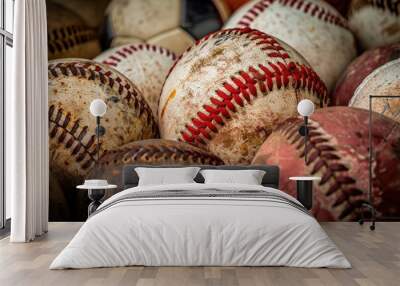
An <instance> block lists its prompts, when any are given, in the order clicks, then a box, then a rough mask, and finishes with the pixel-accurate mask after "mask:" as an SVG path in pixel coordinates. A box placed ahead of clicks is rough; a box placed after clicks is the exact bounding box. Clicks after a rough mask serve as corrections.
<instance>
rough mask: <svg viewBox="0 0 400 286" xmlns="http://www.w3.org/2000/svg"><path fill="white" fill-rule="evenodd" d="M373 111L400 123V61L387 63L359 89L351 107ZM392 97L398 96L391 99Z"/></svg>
mask: <svg viewBox="0 0 400 286" xmlns="http://www.w3.org/2000/svg"><path fill="white" fill-rule="evenodd" d="M371 95H373V96H379V97H378V98H373V99H371V108H372V110H373V111H375V112H377V113H380V114H383V115H385V116H388V117H390V118H392V119H394V120H396V121H397V122H400V98H399V96H400V59H397V60H394V61H391V62H388V63H386V64H385V65H383V66H381V67H379V68H377V69H376V70H375V71H374V72H372V73H371V74H370V75H368V76H367V77H366V78H365V79H364V80H363V81H362V83H361V84H360V85H359V86H358V87H357V89H356V91H355V92H354V95H353V97H352V98H351V100H350V103H349V106H352V107H358V108H363V109H367V110H369V108H370V96H371ZM390 96H398V98H391V97H390Z"/></svg>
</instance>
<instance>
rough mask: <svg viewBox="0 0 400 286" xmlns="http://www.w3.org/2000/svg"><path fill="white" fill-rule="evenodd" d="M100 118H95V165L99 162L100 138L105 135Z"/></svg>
mask: <svg viewBox="0 0 400 286" xmlns="http://www.w3.org/2000/svg"><path fill="white" fill-rule="evenodd" d="M100 123H101V117H100V116H96V129H95V133H96V139H97V148H96V149H97V150H96V152H97V160H96V161H97V162H96V163H97V164H98V162H99V160H100V137H101V136H103V135H104V134H105V133H106V129H105V128H104V127H103V126H101V124H100Z"/></svg>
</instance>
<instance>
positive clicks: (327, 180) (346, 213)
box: [252, 107, 400, 220]
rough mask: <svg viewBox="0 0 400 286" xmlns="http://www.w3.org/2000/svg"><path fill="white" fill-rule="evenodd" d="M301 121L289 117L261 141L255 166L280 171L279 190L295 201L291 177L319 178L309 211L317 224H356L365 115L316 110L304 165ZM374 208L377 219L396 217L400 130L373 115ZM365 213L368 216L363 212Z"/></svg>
mask: <svg viewBox="0 0 400 286" xmlns="http://www.w3.org/2000/svg"><path fill="white" fill-rule="evenodd" d="M302 122H303V120H302V119H301V118H291V119H288V121H287V122H285V123H284V124H282V125H281V126H279V127H278V128H277V129H276V130H275V131H274V132H273V133H272V134H271V135H270V136H269V137H268V139H267V140H266V141H265V142H264V144H263V145H262V146H261V148H260V150H259V151H258V153H257V155H256V157H255V158H254V160H253V162H252V163H253V164H272V165H278V166H279V167H280V172H281V174H280V189H281V190H283V191H285V192H287V193H289V194H290V195H293V196H296V183H295V182H293V181H290V180H289V177H292V176H304V175H312V176H319V177H321V181H320V182H319V183H315V184H314V189H313V193H314V203H313V209H312V212H313V214H314V215H315V216H316V218H317V219H319V220H356V219H359V218H360V215H361V209H360V206H361V204H362V203H363V202H365V201H366V200H367V196H368V187H369V182H368V178H369V177H368V175H369V173H368V172H369V168H368V166H369V157H368V156H369V154H368V134H369V133H368V122H369V114H368V111H366V110H363V109H358V108H351V107H329V108H324V109H320V110H318V111H317V112H316V113H314V114H313V115H312V116H311V118H310V120H309V139H308V143H307V144H308V145H307V146H308V148H307V150H308V151H307V154H308V155H307V157H308V159H307V163H305V160H304V137H302V136H300V134H299V127H300V126H301V125H302ZM372 139H373V141H372V142H373V143H372V146H373V148H372V149H373V152H374V154H375V156H374V157H373V162H372V177H373V204H374V206H375V207H376V208H377V212H378V216H399V215H400V176H399V173H400V125H399V124H398V123H397V122H395V121H393V120H391V119H390V118H387V117H385V116H382V115H379V114H377V113H374V114H373V129H372ZM364 211H366V210H365V209H364Z"/></svg>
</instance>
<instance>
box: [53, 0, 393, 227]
mask: <svg viewBox="0 0 400 286" xmlns="http://www.w3.org/2000/svg"><path fill="white" fill-rule="evenodd" d="M398 2H399V1H397V0H396V1H395V0H204V1H198V0H68V1H66V0H47V1H46V4H47V18H48V55H49V69H48V76H49V110H48V113H49V147H50V150H49V152H50V212H49V214H50V220H58V221H83V220H85V219H86V218H87V205H88V203H89V200H88V198H87V193H86V192H77V191H76V186H77V185H80V184H81V183H82V182H83V180H85V179H93V178H94V179H96V178H97V179H106V180H107V181H108V182H109V183H115V184H117V185H118V188H117V189H116V190H115V191H110V192H109V193H108V194H107V195H112V194H113V193H115V192H118V191H120V190H121V182H122V181H121V180H122V178H121V172H122V168H123V166H124V165H125V164H135V163H138V164H148V165H190V164H196V165H221V164H226V165H239V164H240V165H247V164H252V163H253V164H278V165H279V166H280V168H281V177H280V181H281V186H280V188H281V190H282V191H284V192H287V193H289V194H291V195H294V196H295V195H296V193H295V185H294V183H293V182H291V181H289V176H304V175H316V176H321V178H322V181H321V182H320V183H319V184H318V183H314V186H315V187H314V191H315V192H314V195H315V200H314V201H315V204H314V208H313V210H312V211H313V214H314V215H315V216H316V218H317V219H320V220H356V219H358V218H359V217H360V214H361V209H360V208H359V206H360V204H361V203H362V202H364V201H365V200H366V198H367V190H368V187H369V186H368V167H369V166H368V128H369V121H368V119H369V95H377V96H379V98H376V99H374V100H373V104H372V106H371V107H372V111H373V112H374V113H373V116H372V118H373V127H372V130H373V136H372V139H373V145H374V150H375V151H376V154H375V157H374V161H373V162H374V165H373V170H374V174H373V175H374V177H373V179H374V180H373V181H374V184H373V194H374V205H375V206H376V208H377V211H378V217H380V218H382V217H389V218H390V219H399V220H400V208H399V205H400V194H399V187H400V180H399V178H400V155H399V154H400V151H399V150H400V99H398V98H385V96H398V95H400V88H399V87H400V78H399V74H400V57H399V55H400V16H399V15H400V14H399V4H398ZM93 99H102V100H104V102H105V104H106V107H107V110H106V113H105V114H104V116H103V117H102V118H101V125H102V126H103V127H104V129H105V133H104V135H102V136H101V137H100V140H99V142H97V138H96V132H95V128H96V118H95V117H94V116H93V115H92V114H91V113H90V110H89V106H90V104H91V102H92V100H93ZM302 99H310V100H311V101H312V102H313V103H314V105H315V107H316V111H315V113H314V114H313V115H312V116H311V119H310V120H309V123H310V130H311V131H310V143H311V150H310V154H309V155H310V156H309V161H308V162H307V163H305V162H304V145H303V144H302V142H303V140H302V137H300V135H298V130H299V128H300V127H301V125H302V124H303V120H302V119H301V118H299V114H298V110H297V105H298V103H299V102H300V101H301V100H302ZM98 147H99V148H98ZM97 149H98V150H99V158H98V157H97ZM364 211H367V210H364Z"/></svg>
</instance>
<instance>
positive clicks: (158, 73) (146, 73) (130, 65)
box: [94, 44, 176, 117]
mask: <svg viewBox="0 0 400 286" xmlns="http://www.w3.org/2000/svg"><path fill="white" fill-rule="evenodd" d="M175 59H176V57H175V54H174V53H172V52H170V51H169V50H167V49H165V48H162V47H159V46H154V45H149V44H129V45H124V46H121V47H118V48H113V49H111V50H108V51H105V52H103V53H102V54H100V55H99V56H97V57H96V58H95V59H94V60H95V61H98V62H102V63H103V64H107V65H109V66H112V67H114V68H115V69H117V70H118V71H120V72H121V73H123V74H124V75H125V76H127V77H128V78H129V79H130V80H131V81H132V82H133V83H134V84H135V85H136V86H137V88H138V89H139V90H140V91H141V92H142V94H143V97H144V99H145V100H146V102H147V103H148V105H149V106H150V108H151V110H152V111H153V115H154V116H155V117H157V110H158V101H159V99H160V93H161V89H162V86H163V84H164V81H165V78H166V76H167V73H168V71H169V69H170V68H171V66H172V64H173V63H174V61H175Z"/></svg>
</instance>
